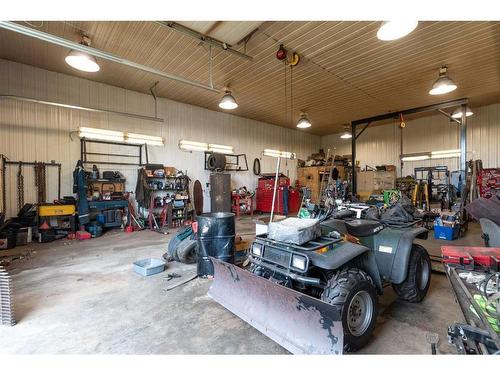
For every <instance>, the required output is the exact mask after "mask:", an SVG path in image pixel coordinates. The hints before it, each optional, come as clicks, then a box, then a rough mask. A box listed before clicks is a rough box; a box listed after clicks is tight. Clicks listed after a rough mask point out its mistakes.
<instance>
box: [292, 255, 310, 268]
mask: <svg viewBox="0 0 500 375" xmlns="http://www.w3.org/2000/svg"><path fill="white" fill-rule="evenodd" d="M306 263H307V259H306V257H303V256H301V255H292V267H293V268H297V269H298V270H301V271H305V270H306Z"/></svg>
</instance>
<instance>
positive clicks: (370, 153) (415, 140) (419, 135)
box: [321, 103, 500, 176]
mask: <svg viewBox="0 0 500 375" xmlns="http://www.w3.org/2000/svg"><path fill="white" fill-rule="evenodd" d="M472 109H473V111H474V115H473V116H471V117H468V118H467V145H468V146H467V149H468V155H467V158H468V159H471V158H473V159H481V160H482V161H483V166H484V167H485V168H492V167H498V166H500V146H499V141H500V103H497V104H491V105H488V106H483V107H476V108H472ZM339 137H340V134H331V135H328V136H324V137H322V139H321V144H322V147H323V148H325V149H327V148H333V147H336V149H335V152H336V153H338V154H340V155H348V154H351V140H350V139H349V140H343V139H340V138H339ZM400 137H401V132H400V129H399V124H398V123H397V122H395V123H393V124H387V125H380V126H371V127H369V128H368V129H366V131H365V132H364V133H363V134H362V135H361V136H360V137H359V138H358V142H357V147H356V154H357V157H356V159H357V160H359V161H360V165H361V167H362V168H364V167H365V165H366V164H368V165H370V166H375V165H381V164H394V165H396V166H397V169H398V176H399V173H400V164H399V163H400V162H399V155H400V153H401V150H400ZM458 148H460V146H459V129H458V124H456V123H455V122H450V121H449V120H448V119H447V118H446V117H444V116H443V115H440V114H437V115H432V116H426V117H421V118H418V119H414V120H409V121H406V127H405V128H404V130H403V153H405V154H407V153H415V152H425V151H438V150H450V149H458ZM435 165H447V166H448V167H449V168H450V169H451V170H457V169H458V168H459V158H449V159H431V160H424V161H414V162H405V163H404V167H403V175H405V176H406V175H409V174H413V169H414V168H415V167H417V166H435Z"/></svg>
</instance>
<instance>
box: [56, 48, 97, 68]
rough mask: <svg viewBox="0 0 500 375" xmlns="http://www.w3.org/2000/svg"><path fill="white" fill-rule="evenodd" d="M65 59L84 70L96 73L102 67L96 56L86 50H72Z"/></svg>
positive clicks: (70, 64)
mask: <svg viewBox="0 0 500 375" xmlns="http://www.w3.org/2000/svg"><path fill="white" fill-rule="evenodd" d="M64 60H65V61H66V63H67V64H68V65H69V66H72V67H73V68H75V69H78V70H81V71H83V72H89V73H95V72H98V71H99V69H100V67H99V64H98V63H97V60H96V58H95V57H94V56H92V55H89V54H88V53H85V52H81V51H75V50H71V51H70V52H69V53H68V56H66V58H65V59H64Z"/></svg>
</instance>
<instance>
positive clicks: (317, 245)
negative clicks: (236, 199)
mask: <svg viewBox="0 0 500 375" xmlns="http://www.w3.org/2000/svg"><path fill="white" fill-rule="evenodd" d="M256 240H258V241H257V242H259V240H260V241H262V242H264V243H265V244H266V245H272V246H277V247H281V248H283V249H286V250H292V251H293V250H295V251H297V250H299V251H315V250H319V249H321V248H323V247H328V246H330V245H333V244H334V243H337V242H340V241H341V239H340V238H332V237H326V236H321V237H318V238H316V239H314V240H312V241H309V242H306V243H305V244H302V245H296V244H292V243H288V242H282V241H275V240H271V239H270V238H267V234H259V235H257V236H256Z"/></svg>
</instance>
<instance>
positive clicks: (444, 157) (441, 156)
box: [431, 152, 460, 159]
mask: <svg viewBox="0 0 500 375" xmlns="http://www.w3.org/2000/svg"><path fill="white" fill-rule="evenodd" d="M458 157H460V152H454V153H450V154H438V155H431V159H446V158H458Z"/></svg>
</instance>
